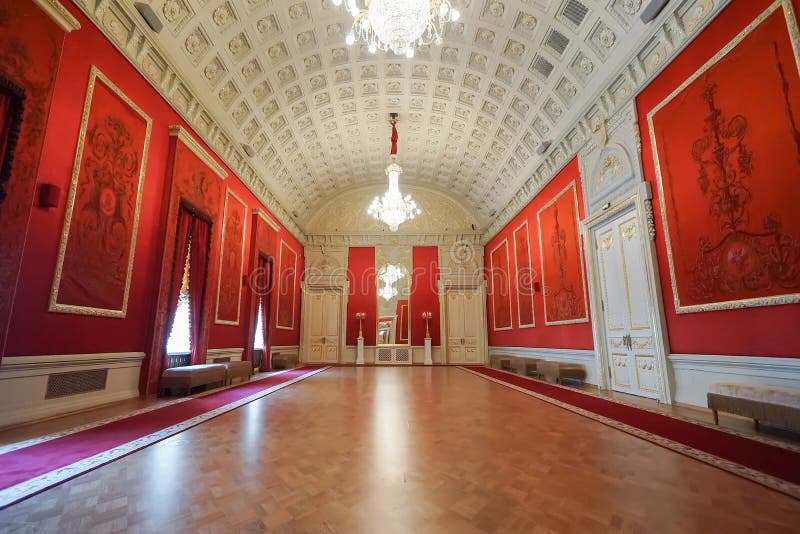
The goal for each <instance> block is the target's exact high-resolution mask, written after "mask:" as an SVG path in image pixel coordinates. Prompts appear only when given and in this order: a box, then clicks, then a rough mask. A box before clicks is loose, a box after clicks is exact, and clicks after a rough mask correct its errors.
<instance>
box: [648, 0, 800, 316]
mask: <svg viewBox="0 0 800 534" xmlns="http://www.w3.org/2000/svg"><path fill="white" fill-rule="evenodd" d="M778 9H782V10H783V14H784V19H785V21H786V28H787V31H788V34H789V41H790V42H791V44H792V50H793V51H794V57H795V63H796V67H797V68H798V71H800V30H799V29H798V25H797V18H796V17H795V12H794V7H793V6H792V0H775V1H774V2H773V3H772V4H770V5H769V7H767V8H766V9H765V10H764V11H763V12H761V13H760V14H759V15H758V16H757V17H756V18H755V19H753V20H752V21H751V22H750V23H749V24H748V25H747V26H745V28H744V29H743V30H742V31H741V32H739V33H738V34H737V35H736V37H734V38H733V39H732V40H731V41H729V42H728V43H727V44H725V46H723V47H722V48H721V49H720V50H719V51H718V52H717V53H716V54H714V56H712V57H711V58H710V59H709V60H708V61H706V62H705V63H704V64H703V65H702V66H700V68H698V69H697V70H696V71H695V72H694V73H693V74H692V75H691V76H689V77H688V78H687V79H686V80H684V81H683V83H681V84H680V85H679V86H678V87H676V88H675V89H674V90H673V91H672V92H671V93H670V94H669V95H667V96H666V97H665V98H664V100H662V101H661V102H659V103H658V104H657V105H656V106H655V107H653V109H651V110H650V111H648V112H647V128H648V130H649V134H650V146H651V148H652V151H653V164H654V167H655V171H656V182H657V183H658V201H659V203H660V205H661V222H662V223H663V225H664V241H665V244H666V249H667V260H668V263H669V276H670V283H671V285H672V296H673V300H674V303H675V311H676V312H677V313H679V314H684V313H701V312H709V311H717V310H739V309H744V308H754V307H761V306H778V305H782V304H795V303H800V293H790V294H785V295H774V296H769V297H756V298H749V299H740V300H727V301H722V302H709V303H705V304H693V305H685V306H684V305H681V301H680V296H679V295H678V284H677V276H676V274H675V261H674V257H673V252H672V242H671V240H670V230H669V224H668V222H667V210H666V209H665V194H664V184H663V176H662V173H661V163H660V161H659V154H658V146H657V145H656V134H655V130H654V128H653V117H654V116H655V114H656V113H658V112H659V111H661V109H663V108H664V107H665V106H666V105H667V104H669V103H670V102H671V101H672V100H673V99H675V97H677V96H678V95H680V93H682V92H683V90H684V89H686V88H687V87H688V86H689V85H691V84H692V83H693V82H694V81H695V80H697V79H698V78H699V77H700V76H702V75H703V74H704V73H705V72H706V71H708V70H709V69H710V68H711V67H713V66H714V65H716V64H717V63H719V61H720V60H722V59H723V58H724V57H725V56H727V55H728V54H729V53H730V52H731V51H732V50H733V49H734V48H736V47H737V46H738V45H739V44H740V43H741V42H742V41H743V40H744V39H745V38H747V37H748V36H749V35H750V34H751V33H752V32H753V31H754V30H755V29H756V28H758V27H759V26H760V25H761V24H762V23H763V22H764V21H765V20H767V19H768V18H769V17H770V16H771V15H772V14H773V13H775V12H776V11H777V10H778Z"/></svg>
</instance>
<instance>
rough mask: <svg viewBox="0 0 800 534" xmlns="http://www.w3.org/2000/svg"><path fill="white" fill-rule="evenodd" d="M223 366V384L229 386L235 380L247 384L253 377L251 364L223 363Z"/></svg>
mask: <svg viewBox="0 0 800 534" xmlns="http://www.w3.org/2000/svg"><path fill="white" fill-rule="evenodd" d="M222 365H224V366H225V384H226V385H230V384H232V383H233V380H234V379H236V378H239V379H241V380H240V381H241V382H247V381H248V380H250V377H251V376H253V362H250V361H246V362H223V363H222Z"/></svg>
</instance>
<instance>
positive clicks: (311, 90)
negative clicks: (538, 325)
mask: <svg viewBox="0 0 800 534" xmlns="http://www.w3.org/2000/svg"><path fill="white" fill-rule="evenodd" d="M87 1H88V0H80V3H81V4H86V2H87ZM106 2H108V4H109V6H110V8H109V9H107V10H105V11H103V10H101V9H100V8H95V10H94V13H93V14H94V15H95V17H96V18H95V20H98V19H99V21H101V23H100V25H101V27H105V30H106V31H108V32H109V33H110V34H111V38H112V40H116V41H119V42H120V43H126V44H125V45H122V46H121V45H120V44H118V46H120V47H121V48H123V50H124V51H125V52H126V53H127V54H128V56H129V57H132V56H133V57H134V59H133V61H134V62H136V63H137V64H138V65H139V66H140V68H141V69H142V70H143V71H144V72H145V75H146V76H148V77H149V78H151V79H155V80H156V86H157V87H159V88H160V90H161V91H162V94H167V93H168V94H169V97H170V99H171V101H172V102H173V105H175V106H176V108H178V109H179V110H180V111H181V112H182V113H183V114H184V116H188V117H189V119H190V122H192V123H193V125H194V126H195V128H196V129H197V130H198V132H199V133H200V134H201V135H202V136H204V137H205V138H206V139H207V140H208V139H211V140H212V143H211V144H212V146H213V147H214V148H215V150H217V151H218V152H220V153H221V154H223V156H224V157H226V159H227V160H228V161H231V160H233V162H234V163H237V164H238V167H239V168H238V170H239V171H241V172H242V174H243V175H245V176H244V179H245V181H246V182H248V183H249V185H250V186H251V188H253V189H254V190H255V191H256V192H257V194H259V195H260V196H261V197H262V198H266V199H267V200H269V202H267V205H268V206H269V207H271V208H272V209H275V206H276V205H279V206H280V207H281V208H282V209H281V210H280V211H281V212H282V213H276V215H278V216H279V217H281V218H285V217H287V216H290V217H291V218H292V219H293V220H294V222H296V223H297V225H298V226H299V227H300V229H301V230H303V232H307V231H308V230H309V229H310V228H308V225H309V224H310V223H315V217H314V215H315V214H316V213H317V212H318V211H320V210H321V209H322V207H323V206H324V204H325V203H326V200H327V199H330V198H331V197H333V196H336V195H337V193H339V192H342V191H351V190H357V189H358V188H359V187H360V186H363V188H365V189H374V188H375V186H376V184H382V183H385V175H384V172H383V170H384V167H385V165H386V163H387V154H388V149H389V135H390V126H389V124H388V120H387V119H388V114H389V113H390V112H398V113H399V114H400V123H399V130H400V147H399V162H400V163H401V165H402V166H403V168H404V170H405V174H404V175H403V177H402V179H401V189H402V188H403V184H408V185H417V186H420V187H423V188H426V189H427V190H438V191H440V192H443V193H444V194H446V195H451V196H452V197H453V198H454V200H455V201H456V202H457V203H458V204H459V205H466V206H468V207H469V209H470V211H471V214H472V216H473V217H474V219H475V221H476V222H477V224H478V226H480V227H483V228H486V227H487V226H488V225H489V224H490V223H491V222H492V220H493V218H494V216H495V214H496V213H499V212H500V211H502V210H503V208H505V207H506V206H507V205H509V202H510V201H511V200H512V199H513V198H516V197H519V196H520V195H519V194H517V195H516V197H515V193H518V191H519V190H520V189H521V188H525V192H526V193H528V192H529V191H528V189H529V186H525V184H526V181H527V183H530V179H531V176H532V175H534V170H535V169H536V168H537V167H539V168H541V167H542V165H543V161H544V156H542V155H539V154H537V147H538V146H539V144H540V143H541V142H542V140H549V139H553V140H555V141H557V140H559V139H561V138H562V137H563V136H565V135H566V134H568V132H569V131H570V128H574V127H575V124H576V122H578V121H579V120H583V121H584V122H585V121H586V115H585V114H586V112H587V109H588V108H589V106H590V105H591V104H592V103H594V102H596V101H598V97H599V96H600V95H601V94H602V92H603V90H608V86H609V83H610V82H611V81H612V79H613V78H614V76H615V75H616V76H619V75H620V72H621V71H623V68H624V67H626V65H628V63H627V62H628V61H629V60H630V58H631V55H632V54H633V53H634V52H636V51H639V50H640V49H641V48H642V46H643V44H644V43H645V41H646V39H647V37H648V35H647V34H648V28H647V27H646V26H645V25H644V24H643V23H642V22H641V21H640V20H639V12H640V11H641V9H642V1H641V0H602V1H600V0H525V1H522V0H454V3H455V5H456V6H457V7H459V8H460V9H461V11H462V14H463V15H462V18H461V20H460V21H459V22H458V23H451V24H450V25H449V27H448V28H447V31H446V33H445V38H444V43H443V44H442V45H441V46H431V47H426V48H422V49H420V50H418V52H417V55H416V57H414V58H413V59H410V60H409V59H406V58H400V57H397V56H394V55H393V54H391V53H378V54H377V55H370V54H369V53H368V52H367V50H366V48H365V47H363V46H359V45H358V44H356V45H354V46H352V47H348V46H346V45H345V43H344V39H345V35H346V33H347V32H348V30H349V28H350V25H351V24H352V18H351V16H350V15H349V14H348V13H347V12H346V11H345V10H344V8H337V7H335V6H334V5H333V3H332V1H331V0H150V2H149V3H150V4H151V6H152V7H153V8H154V9H155V11H156V12H157V13H158V15H159V16H160V17H161V19H162V20H163V21H164V23H165V28H164V30H163V31H162V32H161V33H160V34H158V35H155V36H154V35H148V36H147V40H148V41H149V42H151V43H155V47H156V48H157V50H158V57H157V58H156V59H153V60H152V61H149V62H148V57H149V56H148V54H150V52H149V51H148V49H147V47H145V46H144V45H142V46H143V48H142V49H141V50H140V49H136V48H135V44H134V45H132V44H131V41H132V40H133V41H136V39H134V38H132V37H131V36H135V35H137V33H136V31H135V28H134V27H131V28H125V26H127V25H128V24H127V22H126V20H131V21H133V20H134V19H135V18H136V16H135V15H131V13H135V12H134V11H133V10H132V9H131V8H130V7H128V6H125V3H122V2H117V1H116V0H104V2H100V3H99V4H98V5H100V4H104V3H106ZM682 4H687V5H688V4H691V5H693V6H695V5H701V6H702V5H704V4H709V5H711V4H712V2H711V1H710V0H684V2H682ZM121 10H125V11H126V12H127V16H123V15H125V14H123V13H121V12H120V11H121ZM87 11H90V12H91V11H92V10H91V9H88V10H87ZM109 16H111V17H112V18H113V20H111V22H109ZM133 24H134V25H136V26H141V20H139V21H137V22H135V23H133ZM115 25H116V27H117V30H115ZM651 33H652V32H651ZM141 41H142V43H143V42H144V38H142V39H141ZM126 47H127V49H125V48H126ZM654 50H655V49H654ZM137 54H138V56H139V57H138V58H137ZM151 55H152V54H151ZM653 55H657V56H658V58H657V59H659V58H660V59H659V61H661V60H662V59H663V57H662V56H665V54H662V53H656V52H653V53H652V54H650V56H648V57H650V58H652V56H653ZM142 57H143V59H142ZM154 57H155V56H154ZM158 58H164V59H166V61H167V63H168V66H164V65H161V64H160V63H159V59H158ZM647 70H648V69H647V68H644V71H645V74H647ZM162 72H163V73H167V72H170V73H171V72H174V73H175V75H171V74H162ZM178 80H180V83H179V81H178ZM615 83H616V82H615ZM626 94H630V88H628V89H627V93H626ZM195 102H197V103H199V104H201V105H197V104H196V103H195ZM182 107H183V108H184V109H181V108H182ZM572 131H575V130H574V129H573V130H572ZM584 133H585V134H587V135H588V131H585V132H584ZM581 135H583V134H581ZM243 143H246V144H248V145H250V146H251V147H253V148H254V149H255V155H253V156H252V157H250V158H249V161H248V158H246V157H245V156H244V152H243V150H242V149H241V148H242V144H243ZM572 148H573V149H574V148H575V147H572ZM551 152H553V150H551ZM559 157H560V155H559ZM234 167H236V165H234ZM537 173H538V171H537ZM537 176H538V174H537ZM537 183H538V178H537ZM366 207H367V205H366V204H365V205H364V209H366ZM424 216H425V215H423V217H424ZM312 226H317V225H316V223H315V224H313V225H312Z"/></svg>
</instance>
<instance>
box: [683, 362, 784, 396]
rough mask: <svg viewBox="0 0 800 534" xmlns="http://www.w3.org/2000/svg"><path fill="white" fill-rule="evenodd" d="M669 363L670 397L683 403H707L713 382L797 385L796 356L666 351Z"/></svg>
mask: <svg viewBox="0 0 800 534" xmlns="http://www.w3.org/2000/svg"><path fill="white" fill-rule="evenodd" d="M669 363H670V367H671V369H672V372H673V373H674V379H673V384H675V391H674V392H673V396H672V398H673V400H675V402H680V403H684V404H694V405H696V406H707V405H708V403H707V401H706V393H707V392H708V387H709V386H710V385H711V384H714V383H717V382H733V383H737V384H763V385H773V386H781V387H793V388H800V358H774V357H767V356H717V355H710V354H670V356H669Z"/></svg>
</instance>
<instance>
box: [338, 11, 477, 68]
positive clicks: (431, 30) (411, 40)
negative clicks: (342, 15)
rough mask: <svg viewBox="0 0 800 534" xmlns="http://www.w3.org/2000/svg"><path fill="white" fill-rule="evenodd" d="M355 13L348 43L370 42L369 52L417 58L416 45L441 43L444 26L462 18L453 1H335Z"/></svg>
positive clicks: (368, 44) (368, 45)
mask: <svg viewBox="0 0 800 534" xmlns="http://www.w3.org/2000/svg"><path fill="white" fill-rule="evenodd" d="M342 1H344V4H345V7H346V8H347V10H348V11H349V12H350V14H351V15H353V19H355V20H354V21H353V27H352V28H351V29H350V33H348V34H347V37H346V38H345V42H346V43H347V44H348V45H352V44H353V43H355V42H356V41H363V42H365V43H366V44H367V49H368V50H369V52H370V54H374V53H375V52H377V51H378V50H383V51H387V50H391V51H392V52H394V53H395V54H397V55H398V56H400V55H405V56H406V57H407V58H412V57H414V48H415V47H416V46H420V45H429V44H432V43H435V44H437V45H440V44H442V32H443V30H444V25H445V24H447V23H448V22H455V21H457V20H458V19H459V18H461V13H460V12H459V11H458V9H456V8H454V7H453V6H452V1H451V0H364V7H363V8H360V7H358V1H357V0H333V4H334V5H336V6H340V5H342Z"/></svg>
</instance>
